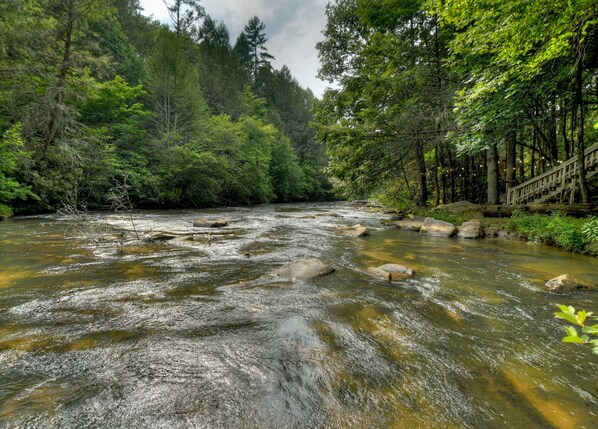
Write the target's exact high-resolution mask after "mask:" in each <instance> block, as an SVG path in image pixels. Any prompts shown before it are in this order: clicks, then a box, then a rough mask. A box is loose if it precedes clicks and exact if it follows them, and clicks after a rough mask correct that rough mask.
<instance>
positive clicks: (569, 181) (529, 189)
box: [507, 144, 598, 204]
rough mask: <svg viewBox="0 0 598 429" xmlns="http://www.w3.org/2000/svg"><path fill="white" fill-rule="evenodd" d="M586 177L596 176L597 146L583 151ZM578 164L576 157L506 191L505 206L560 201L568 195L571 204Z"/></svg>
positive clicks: (597, 164) (597, 162) (597, 169)
mask: <svg viewBox="0 0 598 429" xmlns="http://www.w3.org/2000/svg"><path fill="white" fill-rule="evenodd" d="M585 164H586V165H585V166H586V170H587V177H588V178H590V177H592V176H594V175H595V174H598V144H595V145H593V146H592V147H589V148H588V149H586V151H585ZM578 171H579V163H578V162H577V156H575V157H573V158H571V159H569V160H567V161H565V162H564V163H562V164H561V165H559V166H558V167H555V168H553V169H552V170H550V171H548V172H546V173H544V174H542V175H540V176H538V177H534V178H533V179H531V180H528V181H527V182H525V183H522V184H521V185H518V186H515V187H513V188H511V189H509V190H508V191H507V204H526V203H530V202H533V203H543V202H546V201H549V200H551V199H553V198H557V197H559V198H560V199H561V200H562V199H563V198H565V197H566V195H567V193H569V201H570V202H573V197H574V195H575V188H576V187H577V184H578V183H577V178H578Z"/></svg>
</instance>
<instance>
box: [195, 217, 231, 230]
mask: <svg viewBox="0 0 598 429" xmlns="http://www.w3.org/2000/svg"><path fill="white" fill-rule="evenodd" d="M193 226H194V227H196V228H222V227H224V226H228V221H227V220H226V219H222V218H219V219H205V218H198V219H195V220H194V221H193Z"/></svg>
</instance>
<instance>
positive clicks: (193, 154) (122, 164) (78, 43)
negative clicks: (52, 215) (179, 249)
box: [0, 0, 331, 214]
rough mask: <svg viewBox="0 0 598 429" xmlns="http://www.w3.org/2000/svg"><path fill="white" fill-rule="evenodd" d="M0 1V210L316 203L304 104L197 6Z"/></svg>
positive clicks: (320, 195) (253, 37) (311, 137)
mask: <svg viewBox="0 0 598 429" xmlns="http://www.w3.org/2000/svg"><path fill="white" fill-rule="evenodd" d="M166 5H167V6H168V12H169V14H170V17H171V19H172V25H171V26H170V27H166V26H165V25H162V24H160V23H158V22H157V21H154V20H153V19H151V18H148V17H146V16H144V15H143V14H142V10H141V8H140V5H139V2H138V0H6V1H2V2H0V136H1V140H0V212H3V213H5V214H6V213H10V212H12V211H13V210H14V211H15V212H17V213H18V212H36V211H51V210H59V209H62V208H65V207H68V208H69V209H71V210H82V209H103V208H110V207H113V206H114V205H116V206H122V205H123V204H126V205H127V206H130V207H202V206H213V205H234V204H253V203H263V202H270V201H278V202H284V201H304V200H321V199H328V198H330V196H331V189H330V188H331V187H330V183H329V181H328V180H327V179H326V178H325V177H324V175H323V173H322V168H323V166H324V165H325V163H326V155H325V150H324V148H323V147H322V146H321V145H319V144H318V143H316V141H315V134H314V131H313V129H312V128H311V127H310V125H309V123H310V121H311V120H312V113H311V111H312V105H313V103H314V96H313V94H312V93H311V92H310V91H309V90H305V89H303V88H302V87H301V86H300V85H299V84H298V82H297V81H296V80H295V79H294V78H293V77H292V75H291V72H290V70H289V69H288V68H287V67H286V66H285V67H282V68H281V69H280V70H274V69H273V67H272V65H271V61H272V60H273V56H272V55H271V54H269V53H268V49H267V46H266V43H267V37H266V33H265V24H264V23H263V22H262V21H261V20H260V19H259V18H258V17H253V18H251V19H250V20H249V22H248V23H247V25H246V26H245V28H244V30H243V32H242V33H241V34H240V36H239V37H238V39H237V40H236V42H235V43H234V45H233V44H231V41H230V36H229V32H228V29H227V27H226V25H225V24H224V23H223V22H217V21H215V20H214V19H212V18H211V17H210V16H209V14H208V12H207V11H206V10H205V9H204V8H203V6H202V5H201V4H200V2H199V1H197V0H172V1H169V2H166Z"/></svg>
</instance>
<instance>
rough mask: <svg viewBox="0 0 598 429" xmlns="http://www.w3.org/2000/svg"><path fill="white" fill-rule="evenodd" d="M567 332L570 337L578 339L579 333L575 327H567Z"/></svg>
mask: <svg viewBox="0 0 598 429" xmlns="http://www.w3.org/2000/svg"><path fill="white" fill-rule="evenodd" d="M565 331H566V332H567V335H568V336H569V337H578V336H579V334H578V333H577V329H575V328H574V327H573V326H567V327H566V328H565Z"/></svg>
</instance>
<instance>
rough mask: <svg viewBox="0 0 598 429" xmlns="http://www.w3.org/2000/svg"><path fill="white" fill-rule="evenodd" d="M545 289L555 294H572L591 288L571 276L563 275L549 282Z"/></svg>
mask: <svg viewBox="0 0 598 429" xmlns="http://www.w3.org/2000/svg"><path fill="white" fill-rule="evenodd" d="M545 287H546V290H548V291H549V292H555V293H570V292H573V291H576V290H580V289H589V288H590V287H589V286H588V285H586V284H583V283H581V282H579V281H578V280H577V279H575V278H574V277H572V276H570V275H569V274H563V275H562V276H559V277H555V278H554V279H552V280H548V281H547V282H546V284H545Z"/></svg>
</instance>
